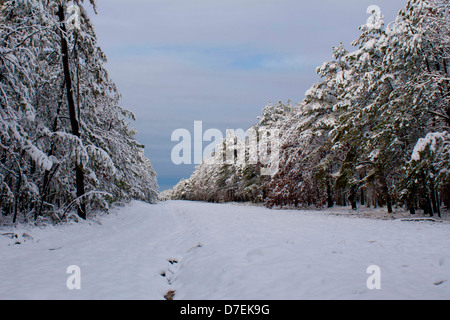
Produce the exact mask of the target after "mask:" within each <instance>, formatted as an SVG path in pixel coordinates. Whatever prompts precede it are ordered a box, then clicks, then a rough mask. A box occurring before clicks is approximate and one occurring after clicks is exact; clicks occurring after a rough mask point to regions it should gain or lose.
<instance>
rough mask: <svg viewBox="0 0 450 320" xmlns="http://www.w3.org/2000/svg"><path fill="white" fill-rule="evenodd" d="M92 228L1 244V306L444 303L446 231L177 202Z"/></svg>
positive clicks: (114, 215) (448, 293)
mask: <svg viewBox="0 0 450 320" xmlns="http://www.w3.org/2000/svg"><path fill="white" fill-rule="evenodd" d="M97 220H98V221H97ZM95 221H97V222H95ZM95 221H93V220H91V221H88V222H82V223H78V224H72V225H64V226H58V227H55V228H51V227H47V228H45V229H39V228H30V227H27V228H24V227H23V226H22V227H19V228H18V229H15V230H12V231H13V232H15V233H17V234H19V236H22V235H23V234H24V233H26V234H25V237H19V238H18V239H10V238H8V237H7V236H0V299H164V295H165V294H166V293H167V292H168V291H171V290H173V291H174V292H175V299H196V300H201V299H227V300H228V299H275V300H277V299H286V300H287V299H450V250H449V249H450V224H449V223H430V222H403V221H384V220H371V219H363V218H354V217H346V216H335V215H329V214H324V213H318V212H313V211H289V210H282V211H279V210H268V209H265V208H261V207H254V206H240V205H234V204H208V203H196V202H183V201H170V202H163V203H159V204H157V205H148V204H145V203H142V202H133V203H131V204H130V205H127V206H126V207H124V208H120V209H115V210H113V212H111V214H109V215H105V216H102V217H101V218H100V217H98V218H95ZM7 232H11V230H7V229H2V230H0V234H3V233H7ZM16 241H20V242H21V244H14V242H16ZM71 265H76V266H78V267H79V268H80V281H81V289H80V290H77V289H74V290H69V289H68V287H67V285H66V282H67V279H68V278H69V277H70V276H71V274H68V273H67V268H68V266H71ZM371 265H377V266H379V267H380V270H381V277H380V283H381V289H380V290H376V289H375V290H369V289H368V287H367V279H368V278H369V277H370V276H371V275H370V274H368V273H367V268H368V267H369V266H371Z"/></svg>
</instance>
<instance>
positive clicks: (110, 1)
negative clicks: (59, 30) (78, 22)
mask: <svg viewBox="0 0 450 320" xmlns="http://www.w3.org/2000/svg"><path fill="white" fill-rule="evenodd" d="M369 5H378V6H379V7H380V8H381V11H382V13H383V15H384V16H385V22H386V24H387V23H389V22H391V21H393V20H394V19H395V16H396V15H397V13H398V11H399V10H400V9H401V8H402V7H404V6H405V5H406V0H369V1H366V0H308V1H306V0H97V6H98V14H97V15H94V14H91V19H92V20H93V22H94V26H95V29H96V31H97V35H98V39H99V44H100V46H101V47H102V49H103V51H104V52H105V53H106V55H107V56H108V60H109V61H108V64H107V69H108V70H109V72H110V75H111V77H112V79H113V80H114V81H115V82H116V84H117V85H118V88H119V90H120V92H121V93H122V95H123V99H122V104H123V106H124V107H125V108H126V109H128V110H131V111H133V112H134V113H135V115H136V118H137V121H136V122H134V123H132V126H133V127H135V128H136V129H137V130H138V132H139V133H138V135H137V139H138V140H139V142H141V143H143V144H145V145H146V155H147V156H148V157H149V158H150V161H151V162H152V165H153V167H154V169H155V171H156V172H157V174H158V182H159V185H160V187H161V190H164V189H167V188H169V187H172V186H173V185H175V184H176V183H177V182H178V181H179V180H180V179H181V178H188V177H189V176H190V175H191V173H192V172H193V169H194V166H191V165H180V166H176V165H174V164H172V161H171V157H170V156H171V150H172V148H173V147H174V146H175V145H176V144H177V143H176V142H172V141H171V134H172V132H173V131H174V130H175V129H178V128H185V129H188V130H189V131H191V132H192V133H193V126H194V121H200V120H201V121H203V128H204V130H206V129H209V128H217V129H219V130H221V131H222V132H223V133H224V134H225V130H226V129H227V128H228V129H239V128H242V129H244V130H246V129H248V128H249V127H250V126H251V125H254V124H255V123H256V122H257V117H258V116H259V115H260V114H261V110H262V108H263V107H264V106H266V105H267V104H268V103H269V102H273V103H276V102H277V101H279V100H281V101H284V102H285V101H287V100H288V99H291V100H292V101H293V102H300V101H301V100H303V98H304V93H305V92H306V90H307V89H308V88H309V87H311V85H312V84H313V83H314V82H316V81H317V80H318V77H317V75H316V73H315V69H316V67H317V66H319V65H321V64H322V63H323V62H324V61H328V60H330V59H331V48H332V47H333V46H338V45H339V44H340V43H341V42H342V43H343V44H344V45H345V47H346V48H347V49H351V45H350V43H351V42H352V40H354V39H356V38H357V37H358V34H359V30H358V27H359V26H360V25H362V24H365V23H366V21H367V18H368V17H369V15H368V14H366V10H367V8H368V6H369ZM207 144H208V143H207V142H206V143H205V146H206V145H207Z"/></svg>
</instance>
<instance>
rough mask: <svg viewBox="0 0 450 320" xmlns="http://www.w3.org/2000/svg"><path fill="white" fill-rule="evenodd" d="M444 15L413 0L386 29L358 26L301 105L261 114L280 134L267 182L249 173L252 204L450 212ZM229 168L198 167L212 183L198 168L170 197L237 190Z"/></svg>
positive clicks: (433, 3)
mask: <svg viewBox="0 0 450 320" xmlns="http://www.w3.org/2000/svg"><path fill="white" fill-rule="evenodd" d="M449 9H450V5H449V2H448V1H441V0H411V1H409V2H408V3H407V5H406V7H405V8H404V9H403V10H401V11H400V12H399V15H398V17H397V18H396V20H395V21H394V22H392V23H390V24H388V25H386V26H385V28H381V29H380V28H379V27H380V26H381V25H380V26H377V25H371V24H368V25H364V26H362V27H360V30H361V35H360V37H359V38H358V39H356V40H355V41H354V42H353V46H354V47H356V49H355V50H354V51H352V52H349V51H347V50H345V49H344V48H343V46H342V45H341V46H339V47H336V48H333V60H332V61H330V62H325V63H324V64H323V65H322V66H321V67H319V68H317V73H318V74H319V75H320V76H321V77H322V80H321V82H319V83H316V84H314V85H313V86H312V87H311V89H310V90H308V91H307V93H306V97H305V99H304V101H302V102H301V103H299V104H297V105H294V106H289V108H266V109H264V116H263V117H264V118H265V119H273V120H271V121H266V122H265V125H267V126H271V127H276V128H279V129H280V141H281V151H280V158H279V170H278V172H277V173H276V174H275V175H274V176H272V177H261V176H259V173H258V170H256V171H252V172H253V174H254V175H255V176H254V180H253V181H255V183H253V184H248V185H246V186H245V188H246V189H249V188H252V190H254V191H255V194H258V196H257V197H255V198H252V201H259V202H265V203H266V205H267V206H269V207H272V206H275V205H280V206H283V205H294V206H309V205H315V206H317V207H322V206H324V205H327V206H328V207H331V206H333V205H334V204H338V205H351V206H352V208H353V209H356V208H357V207H358V205H367V206H386V208H387V211H388V212H392V211H393V206H394V205H395V204H399V205H405V206H406V207H407V208H408V209H409V210H410V212H411V213H415V212H416V210H417V209H421V210H423V211H424V212H425V213H426V214H430V215H433V214H438V215H439V214H440V206H441V205H442V204H444V203H445V204H446V205H447V207H449V205H450V203H449V202H450V200H449V198H450V192H449V191H450V162H449V159H450V136H449V132H450V131H449V130H450V128H449V124H450V122H449V119H450V106H449V80H450V77H449V75H450V74H449V69H448V64H449V53H450V52H449V51H450V44H449V43H450V42H449V36H450V30H449V16H448V14H449V12H450V11H449ZM222 169H223V168H222ZM227 169H228V170H226V171H224V170H222V171H219V170H216V169H214V168H212V167H209V168H206V167H201V170H202V171H205V172H206V171H207V170H210V171H209V173H208V174H207V175H206V176H207V177H208V180H205V179H202V178H201V177H200V176H199V172H198V170H199V169H197V171H196V172H195V173H194V175H193V176H192V177H191V178H190V179H188V180H185V181H183V182H182V183H180V185H178V186H177V187H176V188H175V190H177V193H176V194H174V195H173V197H175V198H177V194H180V192H181V190H183V192H184V194H188V195H189V196H188V198H190V199H198V197H197V196H196V194H197V188H196V185H198V186H200V185H201V186H202V188H209V190H210V191H209V192H210V194H215V190H217V186H215V185H214V184H217V183H218V181H234V185H235V186H240V185H242V181H243V180H245V178H243V177H242V176H240V175H239V172H240V171H239V170H237V169H236V168H233V167H228V168H227ZM219 172H222V177H221V178H220V179H218V178H216V175H217V174H218V173H219ZM223 175H225V176H223ZM231 177H234V178H233V179H232V180H228V179H230V178H231ZM194 180H195V181H196V184H193V181H194ZM219 184H220V183H219ZM188 189H189V192H187V193H186V192H185V191H186V190H188ZM243 190H244V189H243V188H242V187H237V189H235V191H234V192H233V194H234V195H237V194H241V193H242V191H243ZM183 192H181V193H183ZM201 200H204V199H201ZM208 200H209V201H223V200H224V199H223V198H220V197H215V196H213V197H211V198H209V199H208ZM230 200H233V201H239V200H241V198H238V197H231V199H230Z"/></svg>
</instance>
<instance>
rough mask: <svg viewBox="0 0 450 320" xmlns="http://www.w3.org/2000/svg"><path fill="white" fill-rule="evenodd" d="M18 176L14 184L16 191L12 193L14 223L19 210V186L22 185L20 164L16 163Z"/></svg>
mask: <svg viewBox="0 0 450 320" xmlns="http://www.w3.org/2000/svg"><path fill="white" fill-rule="evenodd" d="M18 166H19V168H18V170H17V171H18V177H17V186H16V193H15V195H14V216H13V223H16V219H17V213H18V211H19V209H18V207H19V198H20V187H21V186H22V170H21V169H20V165H19V163H18Z"/></svg>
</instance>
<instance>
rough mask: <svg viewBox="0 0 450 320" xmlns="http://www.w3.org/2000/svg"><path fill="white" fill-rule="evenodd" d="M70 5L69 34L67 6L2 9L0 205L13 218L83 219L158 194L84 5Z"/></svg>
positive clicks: (35, 2) (7, 5)
mask: <svg viewBox="0 0 450 320" xmlns="http://www.w3.org/2000/svg"><path fill="white" fill-rule="evenodd" d="M90 3H91V5H93V6H94V9H95V2H94V1H90ZM72 5H75V6H76V8H78V11H77V14H79V15H78V16H77V17H78V19H79V20H78V22H77V24H76V27H73V26H71V25H70V23H71V16H70V13H68V10H67V8H68V1H63V0H61V1H59V0H58V1H57V0H54V1H43V0H14V1H12V0H11V1H4V2H3V5H2V6H1V13H0V42H1V46H0V104H1V106H2V108H1V111H0V112H1V113H2V115H1V120H0V121H1V128H0V137H1V144H2V145H1V150H0V154H1V155H0V156H1V159H2V161H1V168H0V179H1V184H2V188H1V192H2V198H1V200H0V201H1V202H0V206H1V208H2V210H3V214H10V213H12V212H13V213H14V220H15V219H16V217H17V214H18V213H19V212H23V213H24V215H25V217H26V218H30V217H33V216H34V218H37V217H38V216H40V215H44V214H46V213H56V212H65V211H67V210H70V209H72V208H78V214H79V215H80V216H81V217H83V218H85V217H86V211H87V209H88V208H99V207H107V206H108V205H109V203H111V202H112V201H121V200H126V199H130V198H139V199H142V200H146V201H150V202H152V201H155V199H156V196H157V185H156V175H155V173H154V171H153V169H152V168H151V165H150V163H149V161H148V159H146V158H145V156H144V153H143V146H141V145H140V144H138V143H137V142H136V140H135V139H134V135H135V132H134V130H132V129H131V128H130V127H129V121H130V120H133V119H134V116H133V115H132V114H131V113H130V112H129V111H127V110H125V109H123V108H122V107H121V106H120V104H119V103H120V95H119V94H118V92H117V89H116V87H115V85H114V83H113V82H112V81H111V79H110V78H109V76H108V74H107V71H106V69H105V68H104V66H103V65H104V63H105V61H106V58H105V55H104V54H103V52H102V51H101V49H100V48H99V47H98V45H97V40H96V35H95V32H94V29H93V26H92V24H91V23H90V21H89V17H88V15H87V13H86V11H85V10H84V7H83V1H73V3H72ZM105 195H107V197H106V198H105ZM76 204H78V206H75V205H76ZM86 206H87V207H86Z"/></svg>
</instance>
